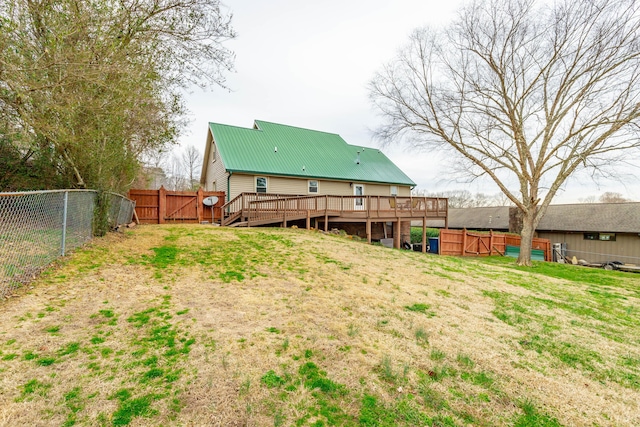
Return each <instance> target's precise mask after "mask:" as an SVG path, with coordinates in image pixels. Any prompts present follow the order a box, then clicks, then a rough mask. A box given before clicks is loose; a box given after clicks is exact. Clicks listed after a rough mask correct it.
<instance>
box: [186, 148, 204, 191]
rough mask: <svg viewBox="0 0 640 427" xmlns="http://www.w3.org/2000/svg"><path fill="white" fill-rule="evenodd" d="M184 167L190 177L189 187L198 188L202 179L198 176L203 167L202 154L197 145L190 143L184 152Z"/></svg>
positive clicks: (191, 188)
mask: <svg viewBox="0 0 640 427" xmlns="http://www.w3.org/2000/svg"><path fill="white" fill-rule="evenodd" d="M182 167H183V168H184V170H185V171H186V175H187V176H188V178H189V189H190V190H196V189H197V188H198V187H199V186H200V180H199V179H197V178H196V177H199V172H200V169H201V168H202V154H200V151H198V149H197V148H196V147H195V146H193V145H189V146H188V147H187V148H186V149H185V150H184V152H183V153H182Z"/></svg>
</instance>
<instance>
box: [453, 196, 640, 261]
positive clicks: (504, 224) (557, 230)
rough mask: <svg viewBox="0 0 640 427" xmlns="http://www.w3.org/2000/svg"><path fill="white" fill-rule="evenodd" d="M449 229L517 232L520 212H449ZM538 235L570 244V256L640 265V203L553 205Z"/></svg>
mask: <svg viewBox="0 0 640 427" xmlns="http://www.w3.org/2000/svg"><path fill="white" fill-rule="evenodd" d="M449 227H450V228H458V229H461V228H466V229H469V230H494V231H511V232H517V231H518V226H517V210H516V209H515V208H513V207H509V206H498V207H482V208H464V209H449ZM536 236H537V237H540V238H543V239H549V240H550V241H551V243H552V244H553V243H564V244H566V248H567V256H569V257H573V256H575V257H576V258H578V259H584V260H587V261H589V262H604V261H614V260H615V261H621V262H625V263H634V264H640V203H636V202H631V203H581V204H565V205H550V206H549V207H548V208H547V212H546V213H545V215H544V216H543V217H542V219H541V220H540V223H539V224H538V227H537V228H536Z"/></svg>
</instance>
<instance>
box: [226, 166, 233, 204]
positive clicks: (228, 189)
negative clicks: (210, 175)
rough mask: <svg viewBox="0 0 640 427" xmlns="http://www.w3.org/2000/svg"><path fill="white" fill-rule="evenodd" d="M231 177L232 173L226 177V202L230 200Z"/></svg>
mask: <svg viewBox="0 0 640 427" xmlns="http://www.w3.org/2000/svg"><path fill="white" fill-rule="evenodd" d="M231 175H233V172H229V176H228V177H227V202H228V201H230V200H231Z"/></svg>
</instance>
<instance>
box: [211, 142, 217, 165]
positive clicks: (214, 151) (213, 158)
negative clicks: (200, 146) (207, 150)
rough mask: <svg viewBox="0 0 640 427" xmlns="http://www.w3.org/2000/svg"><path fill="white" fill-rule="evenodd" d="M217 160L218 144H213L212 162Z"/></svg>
mask: <svg viewBox="0 0 640 427" xmlns="http://www.w3.org/2000/svg"><path fill="white" fill-rule="evenodd" d="M215 161H216V144H214V143H212V144H211V163H213V162H215Z"/></svg>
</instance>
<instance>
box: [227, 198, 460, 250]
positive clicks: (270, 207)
mask: <svg viewBox="0 0 640 427" xmlns="http://www.w3.org/2000/svg"><path fill="white" fill-rule="evenodd" d="M222 212H223V213H222V225H223V226H232V227H233V226H236V227H238V226H240V227H251V226H259V225H270V224H278V225H282V226H284V227H286V226H287V223H288V222H291V221H299V220H306V227H307V228H310V227H311V221H312V220H314V222H315V226H316V228H317V227H318V223H319V221H322V222H323V224H324V229H325V231H328V227H329V223H330V222H360V223H365V224H366V225H367V235H368V240H369V241H370V240H371V236H370V234H371V233H370V227H371V222H393V223H394V224H398V225H399V223H400V222H401V221H411V220H423V227H426V221H427V220H429V219H442V220H444V223H445V227H446V226H447V225H448V224H447V214H448V204H447V199H445V198H437V197H397V196H331V195H317V196H309V195H308V196H295V195H284V194H267V193H242V194H240V195H238V196H237V197H235V198H234V199H233V200H231V201H229V202H227V203H226V204H225V205H224V206H223V207H222Z"/></svg>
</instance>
